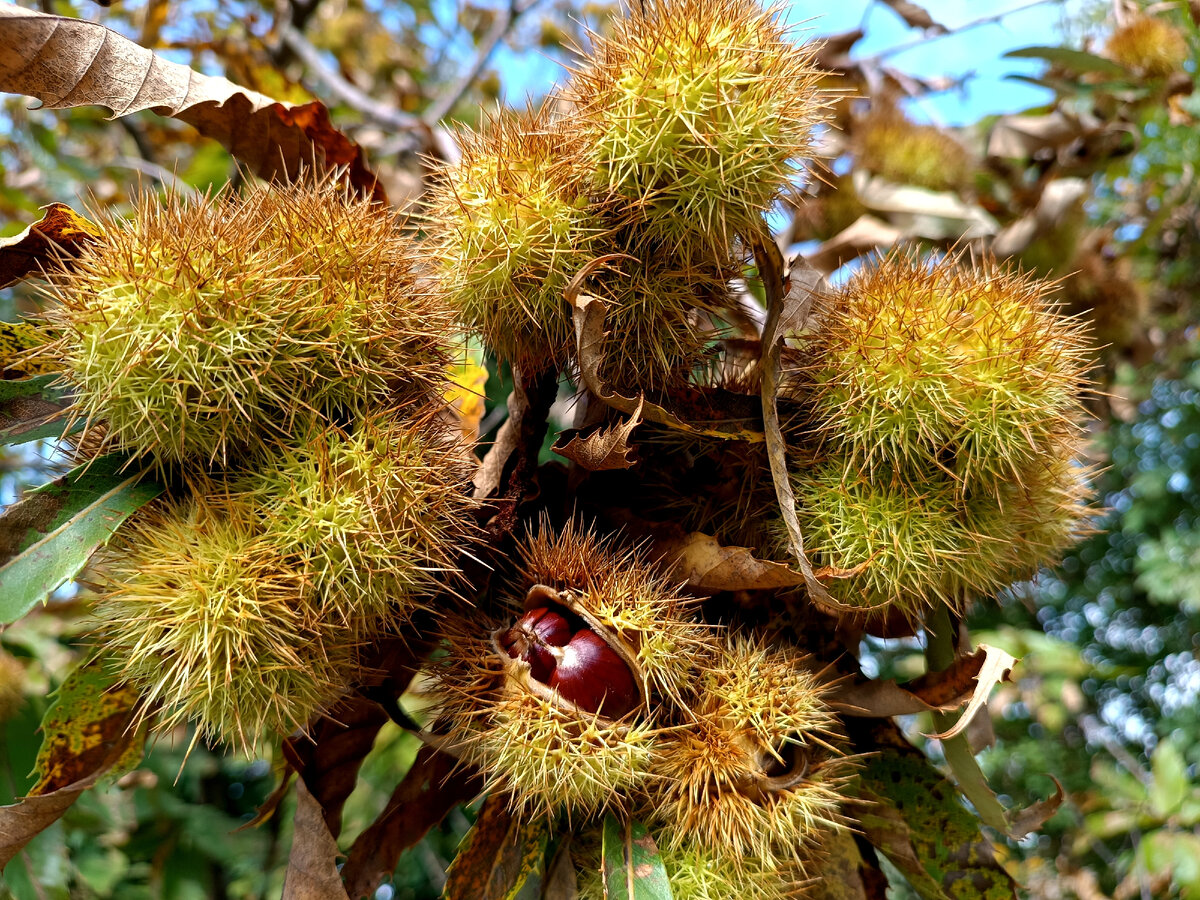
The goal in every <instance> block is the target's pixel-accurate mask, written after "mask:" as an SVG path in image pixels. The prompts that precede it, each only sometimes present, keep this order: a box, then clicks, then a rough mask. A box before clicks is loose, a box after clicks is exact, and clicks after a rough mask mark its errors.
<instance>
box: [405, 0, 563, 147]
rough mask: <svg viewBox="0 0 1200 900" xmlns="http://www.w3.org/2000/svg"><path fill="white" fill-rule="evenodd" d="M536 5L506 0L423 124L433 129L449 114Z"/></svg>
mask: <svg viewBox="0 0 1200 900" xmlns="http://www.w3.org/2000/svg"><path fill="white" fill-rule="evenodd" d="M539 2H540V0H509V2H508V5H507V6H506V7H505V8H504V9H503V10H501V11H500V12H499V13H498V14H497V15H496V21H495V22H493V23H492V27H491V28H490V29H488V33H487V34H485V35H484V36H483V40H481V41H480V42H479V48H478V50H477V51H476V54H475V61H474V62H472V63H471V65H470V67H469V68H468V69H467V70H466V71H465V72H463V73H462V75H460V76H459V78H458V80H457V81H456V82H454V84H453V85H451V86H450V88H449V89H448V90H447V91H446V93H444V94H442V95H441V96H440V97H438V98H437V99H436V100H434V101H433V104H432V105H431V106H430V107H429V109H427V110H426V111H425V115H424V116H423V117H422V118H423V120H424V122H425V124H426V125H428V126H430V127H432V126H434V125H436V124H437V123H438V122H440V121H441V120H442V119H444V118H445V117H446V116H448V115H449V114H450V112H451V110H453V109H454V107H455V105H457V103H458V101H459V100H461V99H462V98H463V95H464V94H466V92H467V91H468V90H470V88H471V85H472V84H474V83H475V80H476V79H477V78H479V75H480V73H481V72H483V69H484V66H486V65H487V64H488V61H489V60H490V59H491V58H492V54H493V53H495V52H496V48H497V47H499V46H500V42H501V41H502V40H504V39H505V38H506V37H508V35H509V33H510V32H511V31H512V30H513V28H514V27H516V24H517V20H518V19H520V18H521V16H523V15H524V14H525V13H527V12H529V10H531V9H532V8H533V7H534V6H536V5H537V4H538V3H539Z"/></svg>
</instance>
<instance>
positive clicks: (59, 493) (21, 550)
mask: <svg viewBox="0 0 1200 900" xmlns="http://www.w3.org/2000/svg"><path fill="white" fill-rule="evenodd" d="M125 462H126V461H125V459H124V458H123V457H120V456H115V455H114V456H106V457H104V458H103V459H99V460H96V461H95V462H92V463H88V464H87V465H82V466H79V467H78V468H76V469H73V470H71V471H70V472H69V473H67V474H66V475H64V476H62V477H61V478H57V479H55V480H54V481H52V482H50V483H49V484H46V485H43V486H42V487H40V488H38V489H37V490H36V491H33V492H32V493H30V494H29V495H28V496H27V497H26V498H25V499H24V500H22V501H21V502H20V503H18V504H16V505H15V506H11V507H9V508H8V509H7V510H5V512H4V514H3V515H2V516H0V623H9V622H13V621H15V620H16V619H19V618H20V617H21V616H23V615H25V613H27V612H29V610H30V609H32V608H33V607H34V606H35V605H36V604H38V603H41V602H42V601H43V600H45V599H46V597H48V596H49V595H50V592H51V591H53V590H54V589H55V588H57V587H58V586H59V585H61V584H63V583H64V582H66V581H68V580H70V579H71V578H74V577H75V576H76V575H77V574H78V573H79V571H80V570H81V569H82V568H83V567H84V566H85V565H86V564H87V561H88V559H90V558H91V555H92V554H93V553H94V552H95V551H96V550H97V549H98V548H99V547H102V546H103V545H104V544H105V543H107V542H108V539H109V538H110V537H112V535H113V533H114V532H115V531H116V530H117V528H118V527H119V526H120V525H121V523H122V522H124V521H125V520H126V519H127V518H128V517H129V516H131V515H132V514H133V513H134V512H136V511H137V510H138V509H139V508H141V507H142V506H144V505H145V504H147V503H149V502H150V501H151V500H153V499H154V498H155V497H157V496H158V495H159V494H161V493H162V490H163V488H162V486H161V485H158V484H155V483H153V482H149V481H143V480H142V474H143V473H142V472H140V471H133V470H123V469H124V466H125Z"/></svg>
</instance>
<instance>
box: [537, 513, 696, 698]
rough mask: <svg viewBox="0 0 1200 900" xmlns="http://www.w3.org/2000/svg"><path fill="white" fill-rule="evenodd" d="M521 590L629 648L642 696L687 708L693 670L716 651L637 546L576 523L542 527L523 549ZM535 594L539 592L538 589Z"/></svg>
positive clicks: (684, 603) (681, 599)
mask: <svg viewBox="0 0 1200 900" xmlns="http://www.w3.org/2000/svg"><path fill="white" fill-rule="evenodd" d="M519 552H520V557H521V563H520V566H519V568H518V573H517V582H516V587H517V589H518V590H522V591H525V592H526V594H527V596H529V597H531V598H533V599H532V600H529V599H527V600H524V601H523V602H525V603H526V604H529V603H530V602H533V603H534V604H535V605H538V606H547V605H552V604H556V605H558V606H561V607H565V608H566V609H568V610H570V611H571V612H573V613H574V614H575V615H578V616H581V617H583V618H585V619H587V620H588V621H590V622H593V623H596V626H597V627H598V629H602V630H603V629H607V630H608V631H609V632H611V634H612V636H613V638H614V643H615V644H617V645H619V646H620V647H622V648H627V652H628V653H629V655H630V656H631V659H632V662H633V663H634V668H636V669H637V670H638V671H639V672H640V673H641V676H642V678H643V682H642V683H643V691H644V693H646V694H650V693H652V692H654V693H657V694H658V695H660V696H664V697H670V698H672V699H674V700H675V701H676V702H677V703H678V704H680V705H682V706H684V707H686V706H687V705H688V700H687V695H688V693H689V686H690V684H691V683H692V681H693V679H694V675H695V672H696V671H697V670H698V669H701V668H703V667H704V665H706V663H707V660H708V659H709V658H710V657H711V656H712V654H713V653H714V652H715V647H716V645H715V643H714V639H713V637H712V635H711V633H710V631H709V630H708V629H706V628H705V627H704V626H702V625H699V624H698V623H697V622H696V621H695V619H694V618H693V616H692V612H691V607H692V605H693V603H694V601H693V600H691V599H690V598H688V597H686V596H684V595H682V594H680V593H679V592H678V591H677V589H676V588H675V587H674V586H673V585H672V583H671V581H670V580H669V579H668V578H667V577H666V576H665V575H664V574H663V573H662V572H661V571H659V570H658V569H657V568H655V567H654V566H653V565H652V564H651V563H650V562H649V560H648V559H647V558H646V556H645V554H644V553H643V552H641V551H640V550H638V549H634V548H630V547H627V546H622V545H621V544H620V543H618V542H617V541H616V540H615V539H614V538H604V537H600V536H599V535H597V534H596V533H594V532H592V531H590V530H588V529H586V528H585V526H583V525H582V523H580V522H579V521H577V520H570V521H568V522H567V524H566V525H565V526H564V527H563V528H562V529H560V530H559V531H557V532H555V531H554V530H553V529H551V528H549V527H546V526H543V527H541V528H540V529H539V530H538V531H537V532H535V533H532V534H531V535H530V536H529V537H528V538H527V539H526V540H525V542H524V543H523V544H522V545H521V546H520V548H519ZM535 589H536V592H534V591H535Z"/></svg>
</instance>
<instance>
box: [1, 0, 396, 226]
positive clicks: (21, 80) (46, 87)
mask: <svg viewBox="0 0 1200 900" xmlns="http://www.w3.org/2000/svg"><path fill="white" fill-rule="evenodd" d="M0 47H4V48H5V51H6V52H5V53H4V55H3V56H0V91H7V92H9V93H13V94H26V95H28V96H30V97H35V98H37V99H38V100H40V101H42V104H43V105H44V107H45V108H46V109H65V108H68V107H73V106H104V107H107V108H108V109H110V110H112V113H113V115H115V116H127V115H129V114H130V113H135V112H138V111H140V110H143V109H149V110H151V111H152V112H155V113H157V114H158V115H164V116H171V117H173V118H176V119H179V120H180V121H183V122H186V123H187V124H189V125H191V126H192V127H193V128H195V129H196V130H197V131H199V132H200V133H201V134H202V135H204V136H205V137H209V138H212V139H213V140H215V141H218V142H219V143H220V144H221V146H223V147H224V148H225V149H226V150H228V151H229V152H230V153H231V154H232V155H233V156H234V157H236V158H237V159H238V160H239V161H241V162H242V163H244V164H245V165H246V166H248V167H249V168H250V169H252V170H253V171H254V173H255V174H257V175H259V176H261V177H263V178H266V179H270V180H294V179H296V178H297V177H298V176H299V175H300V174H301V172H302V170H303V169H305V168H306V167H311V166H314V165H315V166H316V167H317V169H318V170H325V169H330V168H337V169H341V170H343V171H344V172H345V177H346V179H347V181H348V182H349V183H350V185H351V186H352V187H354V188H355V189H357V190H358V191H360V192H361V193H362V194H364V195H365V196H368V197H372V198H374V199H376V200H378V201H380V202H385V201H386V199H387V198H386V196H385V195H384V191H383V187H382V185H381V184H380V183H379V181H378V179H377V178H376V177H375V175H374V174H373V173H372V172H371V171H370V170H369V169H368V168H367V166H366V164H365V163H364V162H363V154H362V148H361V147H359V146H358V145H356V144H354V143H353V142H352V141H350V140H349V139H348V138H347V137H346V136H345V135H343V134H342V133H341V132H339V131H337V130H336V129H335V128H333V126H332V125H331V124H330V122H329V111H328V110H327V109H326V108H325V106H324V105H323V104H321V103H318V102H316V101H314V102H312V103H306V104H302V105H293V104H291V103H281V102H279V101H276V100H273V99H272V98H270V97H267V96H265V95H263V94H260V93H258V92H257V91H251V90H247V89H245V88H242V87H239V86H238V85H236V84H234V83H233V82H231V81H228V80H227V79H224V78H219V77H216V76H212V75H203V74H201V73H199V72H197V71H195V70H194V69H191V68H190V67H188V66H184V65H180V64H179V63H173V62H168V61H167V60H166V59H163V58H162V57H161V56H159V55H157V54H156V53H153V52H152V51H150V50H147V49H145V48H144V47H141V46H139V45H137V44H135V43H134V42H133V41H131V40H129V39H128V38H125V37H122V36H121V35H119V34H117V33H116V32H115V31H112V30H111V29H108V28H105V27H104V26H103V25H97V24H95V23H93V22H83V21H80V20H79V19H71V18H67V17H64V16H51V15H46V14H44V13H39V12H33V11H32V10H27V9H22V8H20V7H17V6H12V5H11V4H8V3H3V4H0Z"/></svg>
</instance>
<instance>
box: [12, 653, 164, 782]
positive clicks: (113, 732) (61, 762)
mask: <svg viewBox="0 0 1200 900" xmlns="http://www.w3.org/2000/svg"><path fill="white" fill-rule="evenodd" d="M138 697H139V694H138V692H137V691H136V690H135V689H133V688H132V687H130V686H128V685H126V684H122V683H121V682H120V681H119V679H118V677H117V675H116V672H115V670H114V667H113V666H112V665H111V662H110V661H109V660H107V659H106V658H105V657H102V656H97V657H94V658H92V659H90V660H88V661H87V662H84V663H82V664H80V665H79V666H76V667H75V669H74V670H73V671H72V672H71V674H69V675H68V676H67V677H66V679H65V680H64V681H63V683H62V684H61V685H59V687H58V690H57V691H55V692H54V699H53V700H52V701H51V703H50V706H49V707H47V709H46V714H45V715H44V716H43V717H42V747H41V749H40V750H39V751H38V756H37V764H36V772H37V776H38V781H37V784H35V785H34V787H33V790H32V791H31V792H30V793H33V794H48V793H50V792H51V791H55V790H58V789H59V788H62V787H66V786H67V785H70V784H74V783H75V782H76V781H79V780H80V779H82V778H85V777H87V776H88V775H90V774H91V773H92V772H95V771H96V770H97V769H100V768H101V767H104V766H107V767H108V769H109V771H110V772H116V773H117V774H120V773H122V772H124V771H128V770H129V769H130V768H132V767H133V766H135V765H137V763H138V761H139V760H140V759H141V756H142V743H141V742H140V741H134V742H133V743H132V744H130V745H129V747H128V748H127V749H126V751H125V752H124V753H123V754H122V755H121V756H120V757H119V758H118V759H117V760H115V761H114V760H112V759H110V756H111V755H112V752H113V748H114V747H118V746H121V745H122V744H124V743H126V732H127V731H128V730H129V726H130V724H131V723H132V722H133V716H134V711H133V710H134V706H135V705H136V704H137V701H138Z"/></svg>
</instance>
